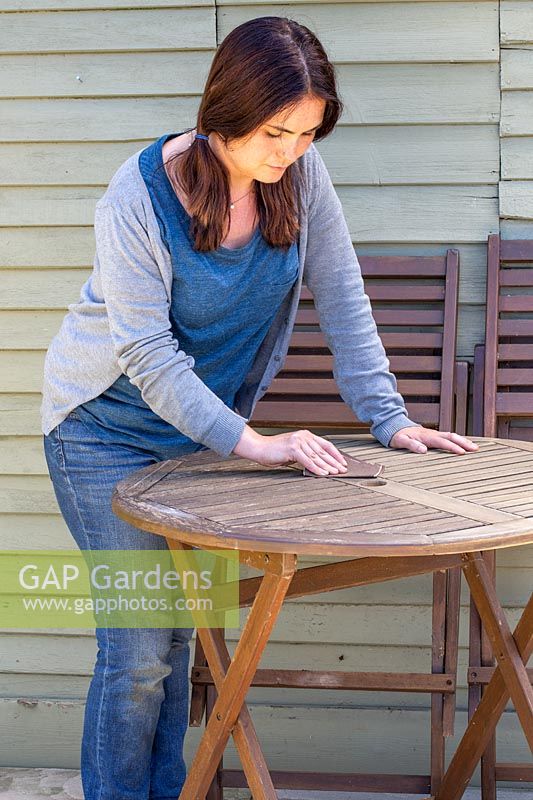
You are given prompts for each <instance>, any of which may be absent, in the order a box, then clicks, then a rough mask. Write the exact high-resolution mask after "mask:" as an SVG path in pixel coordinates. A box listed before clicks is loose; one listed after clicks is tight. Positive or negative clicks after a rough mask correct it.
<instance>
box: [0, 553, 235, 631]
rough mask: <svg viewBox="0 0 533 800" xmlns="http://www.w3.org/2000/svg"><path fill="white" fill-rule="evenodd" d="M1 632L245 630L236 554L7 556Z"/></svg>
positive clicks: (0, 577) (1, 577)
mask: <svg viewBox="0 0 533 800" xmlns="http://www.w3.org/2000/svg"><path fill="white" fill-rule="evenodd" d="M0 587H1V588H0V627H3V628H22V629H42V628H87V627H107V628H189V627H196V628H199V627H201V628H211V627H214V628H238V627H239V555H238V553H237V552H236V551H233V550H200V549H195V548H193V549H186V550H181V549H179V550H174V549H171V550H61V551H59V550H46V551H45V550H10V551H8V550H4V551H0Z"/></svg>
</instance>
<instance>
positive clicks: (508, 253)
mask: <svg viewBox="0 0 533 800" xmlns="http://www.w3.org/2000/svg"><path fill="white" fill-rule="evenodd" d="M500 259H501V261H507V262H520V261H533V239H507V240H506V239H502V240H500Z"/></svg>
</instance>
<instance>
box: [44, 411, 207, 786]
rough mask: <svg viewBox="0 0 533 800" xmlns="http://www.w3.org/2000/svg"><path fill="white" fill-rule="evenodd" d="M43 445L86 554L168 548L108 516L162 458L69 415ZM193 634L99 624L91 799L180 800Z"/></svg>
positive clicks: (89, 719)
mask: <svg viewBox="0 0 533 800" xmlns="http://www.w3.org/2000/svg"><path fill="white" fill-rule="evenodd" d="M43 439H44V452H45V457H46V462H47V464H48V470H49V473H50V477H51V479H52V483H53V486H54V490H55V495H56V498H57V502H58V504H59V508H60V510H61V513H62V515H63V517H64V519H65V522H66V523H67V526H68V528H69V530H70V532H71V533H72V536H73V537H74V539H75V541H76V544H77V545H78V547H79V548H80V549H81V550H122V549H124V550H126V549H138V550H141V549H147V550H158V549H168V548H167V544H166V541H165V539H164V538H163V537H162V536H158V535H156V534H154V533H150V532H147V531H142V530H140V529H139V528H136V527H134V526H133V525H130V524H128V523H127V522H124V521H123V520H121V519H120V518H119V517H117V516H116V515H115V514H114V513H113V512H112V510H111V494H112V492H113V488H114V486H115V484H116V483H117V482H118V481H119V480H121V479H122V478H124V477H125V476H126V475H128V474H130V473H131V472H135V471H136V470H138V469H141V468H142V467H146V466H148V465H150V464H154V463H156V462H157V461H161V460H164V458H165V456H163V458H157V457H156V455H155V454H150V453H149V452H148V451H142V450H140V449H136V448H134V447H130V446H127V445H126V446H121V445H115V444H106V443H105V442H103V441H101V440H100V439H98V438H96V437H95V435H94V434H93V433H92V432H91V430H90V429H89V427H87V426H86V425H85V423H84V422H82V421H81V420H80V419H79V417H78V416H77V414H76V411H75V410H74V411H72V412H71V413H70V414H69V415H68V417H66V419H65V420H63V422H61V423H60V424H59V425H57V426H56V427H55V428H54V429H53V430H52V431H50V433H49V434H48V435H47V436H43ZM192 632H193V628H153V629H152V628H139V629H134V628H97V629H96V639H97V643H98V653H97V657H96V663H95V667H94V675H93V677H92V680H91V684H90V687H89V692H88V695H87V702H86V706H85V717H84V726H83V738H82V744H81V777H82V784H83V790H84V793H85V800H148V799H149V800H171V799H172V800H176V798H177V797H178V796H179V794H180V792H181V789H182V786H183V783H184V781H185V775H186V768H185V762H184V759H183V739H184V736H185V733H186V730H187V724H188V707H189V682H188V670H189V641H190V638H191V636H192Z"/></svg>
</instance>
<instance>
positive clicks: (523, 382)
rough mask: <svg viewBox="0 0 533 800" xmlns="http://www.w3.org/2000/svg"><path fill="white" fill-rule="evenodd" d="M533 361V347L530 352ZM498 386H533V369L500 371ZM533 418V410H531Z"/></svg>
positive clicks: (498, 373)
mask: <svg viewBox="0 0 533 800" xmlns="http://www.w3.org/2000/svg"><path fill="white" fill-rule="evenodd" d="M530 357H531V360H532V361H533V347H532V348H531V351H530ZM496 376H497V381H498V386H533V368H530V369H498V371H497V373H496ZM531 413H532V416H533V408H532V409H531Z"/></svg>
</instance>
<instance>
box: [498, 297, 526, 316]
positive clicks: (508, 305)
mask: <svg viewBox="0 0 533 800" xmlns="http://www.w3.org/2000/svg"><path fill="white" fill-rule="evenodd" d="M500 311H502V312H512V311H514V312H531V311H533V295H532V294H523V295H505V296H502V297H500Z"/></svg>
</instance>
